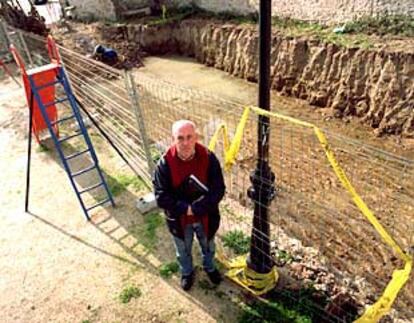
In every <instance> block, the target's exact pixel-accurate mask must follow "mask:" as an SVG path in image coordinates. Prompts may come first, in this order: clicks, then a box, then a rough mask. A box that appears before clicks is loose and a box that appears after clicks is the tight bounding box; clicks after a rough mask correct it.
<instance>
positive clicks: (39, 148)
mask: <svg viewBox="0 0 414 323" xmlns="http://www.w3.org/2000/svg"><path fill="white" fill-rule="evenodd" d="M49 151H50V149H49V148H48V147H46V146H45V145H42V144H40V145H39V146H37V149H36V152H38V153H45V152H49Z"/></svg>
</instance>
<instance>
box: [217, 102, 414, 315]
mask: <svg viewBox="0 0 414 323" xmlns="http://www.w3.org/2000/svg"><path fill="white" fill-rule="evenodd" d="M250 109H251V110H253V111H254V112H255V113H257V114H258V115H262V116H268V117H275V118H278V119H280V120H284V121H287V122H290V123H293V124H296V125H300V126H303V127H307V128H311V129H313V130H314V132H315V134H316V136H317V138H318V140H319V142H320V144H321V146H322V148H323V149H324V151H325V154H326V156H327V159H328V161H329V163H330V165H331V166H332V168H333V170H334V172H335V175H336V177H337V178H338V179H339V181H340V182H341V184H342V186H343V187H344V188H345V189H346V190H347V191H348V193H349V194H350V195H351V197H352V200H353V202H354V203H355V205H356V206H357V207H358V209H359V210H360V211H361V213H362V214H363V215H364V216H365V217H366V218H367V219H368V221H369V222H370V223H371V224H372V226H373V227H374V228H375V229H376V230H377V232H378V233H379V234H380V236H381V237H382V239H383V240H384V241H385V242H386V243H387V244H388V245H389V246H390V247H391V248H392V249H393V250H394V252H395V253H396V254H398V256H399V257H400V258H401V259H402V260H403V261H404V262H405V265H404V268H403V269H396V270H394V272H393V274H392V279H391V281H390V282H389V283H388V285H387V287H386V288H385V290H384V293H383V294H382V295H381V297H380V298H379V299H378V301H377V302H376V303H375V304H373V305H372V306H370V307H368V308H367V310H366V311H365V313H364V314H363V315H362V316H361V317H360V318H359V319H358V320H356V321H355V322H357V323H370V322H378V321H379V320H380V319H381V317H382V316H384V315H385V314H387V313H388V312H389V310H390V309H391V306H392V304H393V302H394V301H395V298H396V297H397V295H398V293H399V291H400V290H401V288H402V287H403V286H404V285H405V283H406V282H407V280H408V279H409V276H410V272H411V269H412V262H413V259H412V257H410V256H409V255H407V254H405V253H404V252H403V251H402V249H401V248H400V246H399V245H398V244H397V242H396V241H395V240H394V239H393V238H392V237H391V236H390V235H389V233H388V232H387V231H386V230H385V228H384V227H383V226H382V225H381V223H380V222H379V221H378V219H377V218H376V217H375V215H374V214H373V213H372V211H371V210H370V209H369V208H368V206H367V205H366V204H365V202H364V201H363V200H362V198H361V197H360V196H359V195H358V193H357V192H356V190H355V188H354V187H353V186H352V184H351V182H350V181H349V180H348V178H347V176H346V175H345V172H344V170H343V169H342V168H341V167H340V166H339V163H338V162H337V160H336V159H335V156H334V154H333V152H332V150H331V148H330V147H329V144H328V140H327V139H326V136H325V135H324V134H323V132H322V131H321V130H320V129H319V128H318V127H316V126H315V125H313V124H311V123H309V122H304V121H300V120H297V119H295V118H292V117H288V116H284V115H282V114H279V113H275V112H270V111H266V110H263V109H260V108H258V107H246V108H245V110H244V112H243V116H242V118H241V120H240V122H239V125H238V126H237V130H236V133H235V136H234V138H233V141H232V143H231V145H230V146H229V144H228V143H229V139H228V133H227V128H226V125H225V124H222V125H220V127H219V128H218V129H217V131H216V133H215V134H214V136H213V138H212V141H211V142H210V145H209V148H210V149H211V150H214V147H215V144H216V142H217V138H218V136H219V132H220V130H221V129H223V137H224V152H225V169H226V170H228V169H229V168H230V167H231V166H232V165H233V164H234V163H235V159H236V155H237V153H238V151H239V149H240V145H241V140H242V136H243V130H244V127H245V125H246V122H247V119H248V116H249V111H250ZM213 139H214V140H213ZM223 263H226V262H223ZM227 266H228V268H230V270H229V273H228V274H227V275H229V277H230V278H231V279H233V280H234V281H236V282H237V283H239V284H240V285H242V286H244V287H245V288H247V289H248V290H250V291H251V292H252V293H254V294H256V295H260V294H258V292H257V291H259V293H260V292H261V291H262V290H264V289H266V288H265V287H264V286H263V284H262V283H264V282H266V283H269V284H270V288H269V289H267V290H266V291H268V290H270V289H271V288H273V286H274V285H275V284H276V281H277V272H276V271H275V273H273V271H272V272H271V273H269V274H266V275H267V276H266V277H263V276H260V274H257V273H252V272H251V270H250V272H249V269H248V268H247V266H246V261H245V257H244V258H236V259H235V260H234V261H230V262H229V263H227ZM254 275H259V276H254ZM252 277H256V278H258V279H257V280H256V279H254V278H253V279H252ZM260 278H262V280H261V279H260ZM262 293H264V292H262Z"/></svg>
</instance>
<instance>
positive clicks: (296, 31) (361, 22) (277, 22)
mask: <svg viewBox="0 0 414 323" xmlns="http://www.w3.org/2000/svg"><path fill="white" fill-rule="evenodd" d="M187 18H201V19H218V20H220V21H223V22H226V23H229V22H230V23H234V24H254V25H257V24H258V21H259V19H258V18H259V17H258V14H257V13H254V14H250V15H247V16H241V15H238V14H235V13H234V12H230V11H227V12H220V13H215V12H211V11H207V10H204V9H202V8H200V7H197V6H196V5H193V6H187V7H181V8H164V10H163V11H162V12H160V16H157V17H151V18H150V19H149V20H148V22H147V23H148V24H149V25H163V24H170V23H174V22H180V21H182V20H184V19H187ZM272 26H274V27H276V28H277V29H280V30H283V31H284V32H285V33H286V34H287V35H288V36H292V37H297V36H308V37H312V36H313V37H315V38H316V39H319V40H321V41H324V42H328V43H334V44H336V45H338V46H341V47H358V48H371V47H373V43H372V41H371V40H370V37H369V35H373V34H375V35H379V36H383V35H398V36H406V37H413V36H414V19H413V18H412V17H410V16H408V15H386V16H382V17H362V18H360V19H358V20H355V21H352V22H349V23H346V24H344V25H343V26H342V28H343V31H342V32H337V33H336V32H334V31H333V30H334V26H325V25H321V24H318V23H315V22H308V21H302V20H298V19H292V18H286V17H278V16H275V17H272Z"/></svg>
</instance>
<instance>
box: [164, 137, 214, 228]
mask: <svg viewBox="0 0 414 323" xmlns="http://www.w3.org/2000/svg"><path fill="white" fill-rule="evenodd" d="M165 159H166V161H167V163H168V166H169V167H170V170H171V181H172V186H173V188H178V187H179V186H180V185H181V184H182V182H183V181H184V180H186V179H187V178H188V177H189V176H190V175H191V174H193V175H195V176H196V177H197V178H198V179H199V180H200V181H201V182H202V183H203V184H204V185H206V186H207V178H208V164H209V158H208V150H207V148H206V147H204V146H202V145H200V144H199V143H197V144H196V146H195V155H194V158H193V159H191V160H188V161H184V160H182V159H180V158H179V157H178V154H177V148H176V147H175V146H171V147H170V148H169V149H168V151H167V153H166V155H165ZM196 222H201V223H202V224H203V228H204V231H205V233H206V235H207V229H208V217H207V214H205V215H202V216H189V215H186V214H183V216H182V217H181V225H182V226H183V229H184V228H185V226H187V225H188V224H193V223H196Z"/></svg>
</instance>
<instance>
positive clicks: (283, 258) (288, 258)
mask: <svg viewBox="0 0 414 323" xmlns="http://www.w3.org/2000/svg"><path fill="white" fill-rule="evenodd" d="M276 259H277V260H278V262H280V263H282V264H283V265H285V264H287V263H291V262H292V261H293V260H294V258H293V256H292V255H291V254H290V253H288V252H287V251H286V250H278V251H277V252H276Z"/></svg>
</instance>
